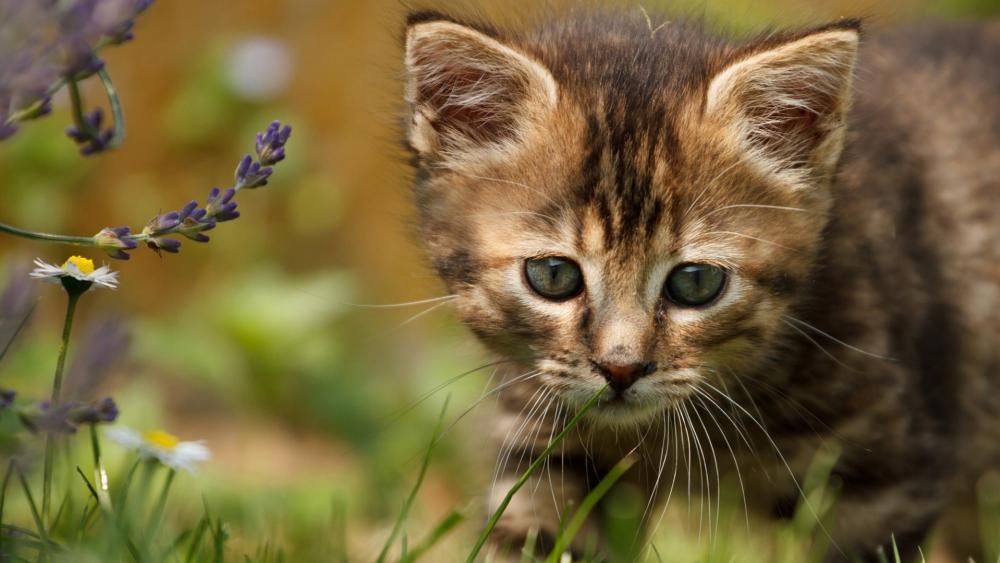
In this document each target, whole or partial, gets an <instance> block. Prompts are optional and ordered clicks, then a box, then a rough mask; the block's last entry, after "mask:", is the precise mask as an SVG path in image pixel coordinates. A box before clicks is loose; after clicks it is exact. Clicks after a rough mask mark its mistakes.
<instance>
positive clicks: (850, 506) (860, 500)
mask: <svg viewBox="0 0 1000 563" xmlns="http://www.w3.org/2000/svg"><path fill="white" fill-rule="evenodd" d="M843 490H844V496H842V497H841V499H840V501H839V502H838V505H837V509H836V515H835V521H834V522H833V526H832V527H831V529H830V532H831V534H832V536H833V539H834V541H835V542H836V545H835V546H831V548H830V550H829V552H828V553H827V556H826V559H825V560H826V561H827V562H829V563H834V562H837V563H839V562H842V561H856V560H858V559H857V558H859V557H860V558H861V559H860V560H861V561H865V562H868V561H871V562H872V563H875V562H877V561H884V560H885V558H884V556H881V555H880V554H879V551H883V552H884V553H885V554H886V555H888V557H889V559H890V560H893V551H894V549H895V550H898V551H899V553H900V561H903V562H904V563H907V562H910V561H920V560H921V558H920V557H919V548H920V544H921V543H922V542H923V541H924V539H925V538H926V536H927V534H928V532H929V531H930V529H931V528H932V527H933V526H934V523H935V522H936V521H937V519H938V516H939V515H940V512H941V510H942V507H943V504H944V502H943V500H944V499H945V498H946V494H945V493H946V490H945V486H944V485H943V484H942V480H938V481H928V480H921V479H910V480H906V479H904V480H902V481H900V482H898V483H896V484H893V485H887V486H883V487H879V488H876V489H875V490H870V489H869V490H865V489H864V488H862V486H861V485H860V484H858V483H851V482H850V481H845V483H844V486H843ZM893 543H895V547H894V546H893Z"/></svg>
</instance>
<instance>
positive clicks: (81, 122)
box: [66, 79, 98, 137]
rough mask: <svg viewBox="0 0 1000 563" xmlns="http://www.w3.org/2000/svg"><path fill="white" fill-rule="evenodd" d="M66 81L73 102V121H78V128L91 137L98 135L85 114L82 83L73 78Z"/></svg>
mask: <svg viewBox="0 0 1000 563" xmlns="http://www.w3.org/2000/svg"><path fill="white" fill-rule="evenodd" d="M66 83H67V87H68V88H69V99H70V101H71V102H72V103H73V123H76V128H77V129H79V130H80V132H81V133H86V134H87V135H89V136H91V137H94V136H96V135H97V133H98V132H97V131H94V128H93V127H91V126H90V123H88V122H87V119H86V118H85V117H84V115H83V112H84V109H83V94H81V93H80V85H79V84H77V82H76V80H73V79H69V80H67V81H66Z"/></svg>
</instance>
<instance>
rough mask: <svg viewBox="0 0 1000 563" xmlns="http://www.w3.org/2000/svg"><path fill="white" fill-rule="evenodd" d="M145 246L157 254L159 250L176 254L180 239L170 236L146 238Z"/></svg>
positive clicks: (179, 249)
mask: <svg viewBox="0 0 1000 563" xmlns="http://www.w3.org/2000/svg"><path fill="white" fill-rule="evenodd" d="M146 246H148V247H149V248H150V249H152V250H153V251H154V252H156V253H157V254H159V253H160V252H169V253H171V254H177V253H178V252H180V251H181V241H179V240H177V239H175V238H170V237H151V238H148V239H146Z"/></svg>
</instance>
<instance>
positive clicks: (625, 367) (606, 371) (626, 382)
mask: <svg viewBox="0 0 1000 563" xmlns="http://www.w3.org/2000/svg"><path fill="white" fill-rule="evenodd" d="M594 365H595V366H596V367H597V370H598V371H599V372H601V375H603V376H604V379H607V380H608V383H609V384H610V385H611V388H612V389H614V390H615V391H618V392H619V393H621V392H622V391H624V390H626V389H628V388H629V387H631V386H632V384H633V383H635V382H636V381H637V380H638V379H639V378H640V377H642V376H644V375H648V374H650V373H652V372H653V370H655V369H656V364H655V363H653V362H639V363H634V364H615V363H599V364H597V363H595V364H594Z"/></svg>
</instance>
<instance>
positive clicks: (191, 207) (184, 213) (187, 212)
mask: <svg viewBox="0 0 1000 563" xmlns="http://www.w3.org/2000/svg"><path fill="white" fill-rule="evenodd" d="M197 209H198V202H197V201H191V202H188V204H187V205H185V206H184V207H182V208H181V210H180V212H179V213H178V214H177V219H178V221H181V222H183V221H184V220H185V219H187V218H188V217H190V216H191V214H192V213H194V212H195V210H197Z"/></svg>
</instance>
